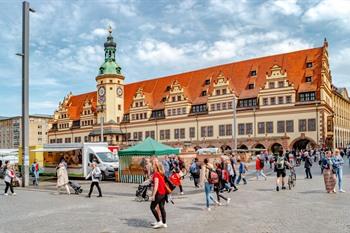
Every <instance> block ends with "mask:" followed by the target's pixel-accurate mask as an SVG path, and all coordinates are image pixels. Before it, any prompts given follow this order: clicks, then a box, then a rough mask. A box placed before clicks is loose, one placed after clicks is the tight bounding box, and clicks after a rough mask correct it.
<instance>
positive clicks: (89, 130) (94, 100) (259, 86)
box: [49, 30, 349, 151]
mask: <svg viewBox="0 0 350 233" xmlns="http://www.w3.org/2000/svg"><path fill="white" fill-rule="evenodd" d="M104 46H105V62H104V63H103V65H102V66H101V67H100V69H99V74H98V76H97V77H96V91H94V92H90V93H86V94H81V95H72V94H71V93H70V94H69V95H67V96H66V97H65V98H64V99H63V101H62V102H61V103H60V104H59V106H58V108H57V110H56V111H55V114H54V120H53V122H52V128H51V130H50V131H49V141H50V143H64V142H83V141H100V140H101V136H100V135H101V122H102V123H103V141H106V142H108V143H109V144H112V145H121V146H126V145H128V144H129V143H130V142H132V141H138V140H143V139H144V138H146V137H152V138H155V139H156V140H159V141H161V142H163V143H166V144H169V145H173V146H177V147H182V148H184V149H185V150H186V149H187V150H193V149H197V148H199V147H219V148H222V149H223V150H225V149H231V148H233V146H234V145H233V144H234V140H233V139H234V136H233V135H234V134H233V131H234V129H236V130H237V144H238V145H237V147H238V148H242V149H244V148H248V149H251V148H266V149H269V150H271V151H276V150H279V149H280V148H284V149H292V148H299V149H301V148H306V147H317V146H318V147H321V146H323V147H325V146H328V147H332V146H333V144H334V141H335V140H338V139H337V138H335V137H341V135H340V134H336V133H335V131H334V128H336V127H334V123H336V124H338V121H335V122H334V116H335V115H334V104H335V103H334V101H335V97H334V90H333V88H332V78H331V74H330V69H329V63H328V43H327V41H326V40H325V41H324V44H323V46H322V47H319V48H312V49H307V50H302V51H296V52H291V53H285V54H278V55H273V56H267V57H262V58H255V59H251V60H246V61H239V62H233V63H229V64H224V65H219V66H214V67H209V68H205V69H200V70H195V71H191V72H185V73H181V74H176V75H171V76H167V77H161V78H157V79H152V80H145V81H140V82H136V83H130V84H124V80H125V78H124V76H123V75H122V73H121V68H120V66H119V65H118V64H117V63H116V60H115V55H116V43H115V42H114V41H113V37H112V31H111V30H110V31H109V36H108V37H107V42H106V43H105V44H104ZM234 109H236V114H234V112H235V111H234ZM344 114H345V113H344ZM234 117H236V119H237V125H236V127H232V125H233V119H234ZM344 127H345V128H346V130H348V129H349V126H348V125H347V126H344Z"/></svg>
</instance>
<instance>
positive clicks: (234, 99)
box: [232, 96, 237, 152]
mask: <svg viewBox="0 0 350 233" xmlns="http://www.w3.org/2000/svg"><path fill="white" fill-rule="evenodd" d="M232 108H233V125H232V133H233V138H234V141H233V150H234V151H236V152H237V108H236V96H234V97H233V101H232Z"/></svg>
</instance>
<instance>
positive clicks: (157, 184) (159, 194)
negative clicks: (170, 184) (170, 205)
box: [150, 159, 167, 229]
mask: <svg viewBox="0 0 350 233" xmlns="http://www.w3.org/2000/svg"><path fill="white" fill-rule="evenodd" d="M153 171H154V172H153V176H152V181H153V184H154V186H153V191H152V197H151V201H152V202H151V206H150V208H151V211H152V213H153V215H154V217H155V218H156V221H157V222H156V223H153V224H152V226H153V228H154V229H158V228H166V227H167V224H166V212H165V202H166V198H167V188H166V184H165V179H164V168H163V166H162V165H161V164H160V163H159V161H158V159H153ZM157 206H158V208H159V210H160V213H161V218H162V220H160V216H159V213H158V211H157Z"/></svg>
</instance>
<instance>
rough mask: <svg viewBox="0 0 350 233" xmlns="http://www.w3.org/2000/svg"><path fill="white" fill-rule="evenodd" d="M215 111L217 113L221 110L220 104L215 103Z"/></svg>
mask: <svg viewBox="0 0 350 233" xmlns="http://www.w3.org/2000/svg"><path fill="white" fill-rule="evenodd" d="M216 110H218V111H220V110H221V104H220V103H217V104H216Z"/></svg>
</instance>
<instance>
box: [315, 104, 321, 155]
mask: <svg viewBox="0 0 350 233" xmlns="http://www.w3.org/2000/svg"><path fill="white" fill-rule="evenodd" d="M319 124H320V123H319V122H318V103H316V133H317V137H316V139H317V142H316V146H317V147H318V148H319V144H320V133H319V132H318V128H319Z"/></svg>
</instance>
